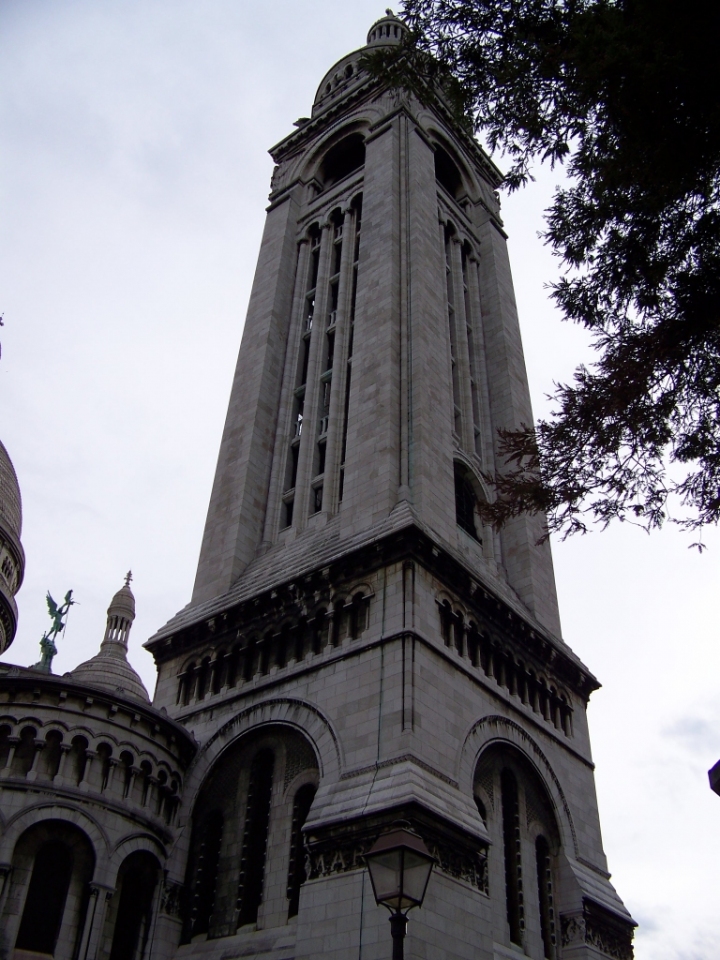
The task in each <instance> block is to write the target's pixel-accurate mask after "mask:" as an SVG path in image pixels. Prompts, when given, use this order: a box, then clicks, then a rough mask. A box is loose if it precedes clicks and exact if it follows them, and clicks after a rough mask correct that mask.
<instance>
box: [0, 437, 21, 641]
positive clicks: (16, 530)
mask: <svg viewBox="0 0 720 960" xmlns="http://www.w3.org/2000/svg"><path fill="white" fill-rule="evenodd" d="M21 532H22V499H21V497H20V485H19V483H18V479H17V474H16V473H15V468H14V467H13V464H12V460H11V459H10V456H9V454H8V452H7V450H6V449H5V447H4V446H3V444H2V443H1V442H0V653H3V652H4V651H5V650H7V648H8V647H9V646H10V644H11V643H12V642H13V638H14V637H15V631H16V630H17V605H16V604H15V594H16V593H17V592H18V590H19V589H20V585H21V583H22V581H23V575H24V572H25V554H24V552H23V548H22V545H21V543H20V534H21Z"/></svg>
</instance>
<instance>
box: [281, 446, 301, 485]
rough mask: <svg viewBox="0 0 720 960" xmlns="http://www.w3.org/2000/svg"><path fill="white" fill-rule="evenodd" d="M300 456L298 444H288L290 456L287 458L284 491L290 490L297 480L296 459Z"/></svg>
mask: <svg viewBox="0 0 720 960" xmlns="http://www.w3.org/2000/svg"><path fill="white" fill-rule="evenodd" d="M299 456H300V444H299V443H292V444H290V456H289V457H288V473H287V480H286V483H285V489H286V490H292V489H293V488H294V486H295V482H296V480H297V470H298V459H299Z"/></svg>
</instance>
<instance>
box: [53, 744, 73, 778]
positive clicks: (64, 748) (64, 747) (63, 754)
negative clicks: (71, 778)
mask: <svg viewBox="0 0 720 960" xmlns="http://www.w3.org/2000/svg"><path fill="white" fill-rule="evenodd" d="M71 750H72V744H70V743H61V744H60V763H59V764H58V769H57V773H56V774H55V776H54V777H53V783H56V784H57V785H58V786H60V787H61V786H63V784H64V783H65V777H64V775H63V774H64V770H65V764H66V763H67V758H68V754H69V753H70V751H71Z"/></svg>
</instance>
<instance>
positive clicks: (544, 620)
mask: <svg viewBox="0 0 720 960" xmlns="http://www.w3.org/2000/svg"><path fill="white" fill-rule="evenodd" d="M403 30H404V26H403V24H402V23H401V22H400V21H399V20H397V19H396V18H394V17H392V16H389V15H388V16H386V17H384V18H383V19H382V20H380V21H378V23H377V24H375V25H374V26H373V28H372V29H371V32H370V34H369V38H368V44H369V46H370V48H371V49H372V48H373V47H375V46H378V45H381V44H384V43H394V42H397V41H398V40H399V39H400V38H401V36H402V32H403ZM362 53H363V50H360V51H357V52H355V53H352V54H349V55H348V56H347V57H345V58H343V59H342V60H341V61H340V62H339V63H338V64H336V65H335V66H334V67H333V68H332V69H331V70H330V71H329V73H328V74H327V75H326V77H325V78H324V79H323V81H322V83H321V85H320V88H319V90H318V95H317V97H316V101H315V104H314V106H313V111H312V116H311V117H310V118H303V119H301V120H300V121H298V122H297V123H296V127H297V129H296V131H295V132H294V133H293V134H291V135H290V136H289V137H287V138H286V139H285V140H283V141H282V142H281V143H280V144H278V145H277V146H276V147H275V148H274V149H273V150H272V151H271V153H272V155H273V157H274V159H275V161H276V168H275V172H274V175H273V180H272V192H271V195H270V205H269V207H268V215H267V223H266V228H265V233H264V236H263V240H262V245H261V249H260V256H259V261H258V267H257V272H256V277H255V283H254V286H253V290H252V294H251V298H250V305H249V309H248V316H247V321H246V325H245V332H244V335H243V342H242V345H241V349H240V355H239V360H238V366H237V372H236V376H235V382H234V385H233V391H232V395H231V400H230V406H229V410H228V415H227V421H226V425H225V431H224V435H223V439H222V444H221V449H220V455H219V460H218V467H217V473H216V479H215V484H214V487H213V492H212V497H211V502H210V507H209V511H208V519H207V524H206V529H205V535H204V538H203V545H202V551H201V557H200V563H199V567H198V573H197V579H196V584H195V590H194V594H193V598H192V601H191V603H190V604H189V605H188V606H187V607H186V608H185V609H184V610H182V611H181V612H180V613H179V614H178V615H177V616H176V617H175V618H174V619H173V620H171V621H170V623H168V624H167V625H166V626H165V627H164V628H162V629H161V630H160V631H159V632H158V633H157V634H156V635H155V636H154V637H152V638H151V639H150V640H149V641H148V643H147V645H148V647H149V649H150V650H151V651H152V653H153V655H154V656H155V660H156V663H157V666H158V683H157V688H156V691H155V696H154V700H153V703H152V705H151V706H150V705H149V704H147V703H144V702H142V696H141V693H142V691H141V692H140V693H138V692H137V691H135V696H134V698H133V699H128V697H127V696H126V695H121V694H118V693H117V691H116V693H115V695H114V694H113V691H112V690H110V689H104V690H102V689H101V685H98V683H99V681H98V680H97V677H98V669H99V668H98V658H101V657H102V656H103V653H102V649H101V654H99V655H98V658H94V659H93V661H89V663H88V664H85V665H83V667H82V671H84V672H82V676H81V677H80V674H79V675H78V676H79V677H80V679H79V680H77V681H74V680H73V678H72V676H70V677H69V678H56V677H45V678H44V679H43V678H38V677H37V675H31V673H30V671H22V670H19V669H16V670H15V673H14V675H12V674H6V675H5V676H0V697H2V698H4V699H3V705H2V710H3V711H4V713H3V716H0V725H2V724H5V728H2V729H4V730H5V733H4V736H5V740H4V741H3V742H4V743H6V744H7V749H6V757H5V761H6V762H5V769H4V770H2V771H0V787H1V788H2V789H3V791H4V792H3V803H4V804H7V806H3V813H4V815H5V821H4V822H3V831H4V832H3V834H2V838H0V851H2V854H1V855H0V872H2V875H3V876H4V877H5V887H4V893H3V898H4V899H2V900H0V911H5V912H4V914H3V916H5V917H7V920H6V921H5V934H4V936H5V940H4V942H3V946H2V949H3V950H4V951H5V952H4V956H5V957H8V958H9V957H15V958H17V960H21V958H28V957H29V955H30V953H29V951H28V948H27V946H23V944H24V943H25V942H26V940H24V939H23V937H26V936H27V935H26V934H25V933H19V932H18V931H22V930H24V929H25V927H24V926H23V924H25V916H26V914H28V915H29V913H28V911H30V913H31V910H30V908H29V907H26V904H27V903H31V902H32V896H34V894H33V890H32V884H33V883H35V880H34V879H32V878H34V873H33V870H34V869H35V868H34V867H33V863H37V862H39V860H38V858H40V852H39V851H40V850H48V849H50V853H49V854H46V853H43V854H42V856H43V857H48V856H50V855H52V856H57V857H60V859H62V855H61V854H60V853H58V852H57V850H59V849H60V847H61V846H63V845H64V849H67V850H70V851H75V852H74V854H73V856H74V860H73V868H72V870H73V872H72V877H71V878H70V880H69V881H68V884H69V885H68V888H67V889H68V893H67V901H66V906H65V907H64V914H63V918H62V925H61V927H60V932H59V934H58V936H57V939H56V946H55V947H54V950H55V952H54V954H52V955H53V956H55V957H58V958H59V957H62V958H65V957H67V958H68V960H71V958H73V960H74V958H76V957H77V958H81V960H143V958H146V957H152V958H157V960H165V958H168V960H169V958H171V957H178V958H188V960H190V958H208V960H232V958H235V957H256V958H261V957H262V958H267V960H315V958H318V957H323V958H328V960H347V957H357V958H358V960H381V958H384V957H389V956H390V950H391V943H390V931H389V929H388V923H387V920H386V914H385V913H384V912H383V911H382V910H381V909H380V908H378V907H377V906H376V904H375V902H374V899H373V895H372V890H371V887H370V883H369V879H368V874H367V869H366V866H365V862H364V859H363V857H364V854H365V853H366V852H367V850H368V849H369V847H370V846H371V845H372V844H373V842H374V841H375V839H376V838H377V836H378V835H379V834H380V833H381V832H382V831H383V830H384V829H386V828H387V827H388V826H390V825H391V824H392V823H393V822H394V821H395V820H397V819H404V820H407V821H409V822H410V823H411V824H412V826H413V828H414V829H415V830H416V831H417V832H418V833H419V834H420V835H421V836H422V837H423V839H424V841H425V843H426V844H427V846H428V848H429V849H430V851H431V852H432V853H433V855H434V857H435V859H436V865H435V868H434V871H433V874H432V876H431V879H430V884H429V887H428V892H427V897H426V900H425V903H424V905H423V906H422V908H421V909H419V910H415V911H413V913H411V915H410V923H409V927H408V937H407V940H406V956H408V957H413V958H427V960H430V958H432V960H451V958H452V960H459V958H468V960H470V958H473V960H495V958H498V960H499V958H513V957H522V956H528V957H532V958H536V960H542V958H554V960H560V958H563V960H575V958H578V960H579V958H607V957H610V958H614V960H630V958H631V957H632V946H631V940H632V927H633V922H632V920H631V918H630V916H629V914H628V912H627V910H626V909H625V907H624V906H623V904H622V902H621V901H620V899H619V898H618V896H617V894H616V892H615V890H614V888H613V887H612V885H611V884H610V882H609V874H608V872H607V864H606V861H605V855H604V853H603V849H602V841H601V835H600V825H599V820H598V812H597V803H596V797H595V788H594V780H593V763H592V759H591V753H590V744H589V738H588V730H587V720H586V706H587V701H588V698H589V696H590V693H591V692H592V691H593V690H594V689H596V688H597V686H598V684H597V681H596V680H595V679H594V678H593V676H592V674H590V672H589V671H588V670H587V668H586V667H585V666H584V665H583V664H582V663H581V662H580V661H579V660H578V658H577V657H576V656H575V655H574V654H573V653H572V651H571V650H570V649H569V648H568V647H567V645H566V644H565V643H564V642H563V640H562V638H561V635H560V624H559V617H558V610H557V599H556V594H555V585H554V578H553V570H552V559H551V555H550V549H549V546H548V545H547V544H543V545H538V540H539V539H540V537H541V535H542V532H543V524H542V522H541V520H540V519H538V518H533V517H521V518H518V519H517V520H515V521H513V522H512V523H510V524H508V526H507V527H506V528H505V529H503V530H502V531H501V533H500V534H496V533H494V532H493V531H492V530H489V529H483V528H482V525H481V524H480V522H479V519H478V514H477V512H476V504H477V502H478V501H479V500H481V499H482V498H484V497H489V496H491V493H490V491H488V490H487V489H486V487H485V484H484V480H483V472H484V471H490V470H493V469H494V467H495V458H496V456H497V452H496V439H495V438H496V436H497V430H498V429H499V428H503V427H514V426H518V425H520V424H522V423H530V422H531V421H532V411H531V408H530V401H529V394H528V386H527V377H526V373H525V366H524V360H523V354H522V345H521V340H520V332H519V327H518V321H517V312H516V307H515V301H514V295H513V286H512V278H511V274H510V267H509V262H508V256H507V249H506V242H505V235H504V233H503V231H502V223H501V221H500V215H499V206H498V198H497V194H496V192H495V190H496V187H497V186H498V185H499V182H500V179H501V178H500V174H499V172H498V171H497V169H496V168H495V167H494V166H493V164H492V163H491V162H490V160H489V159H488V158H487V157H486V156H485V154H484V153H483V152H482V151H481V149H480V148H479V146H478V145H477V143H476V142H475V141H474V140H472V138H470V137H469V136H468V134H467V133H466V132H464V131H463V130H461V129H459V128H458V127H457V126H456V125H455V124H454V123H453V121H452V119H451V116H450V114H449V112H448V111H447V109H446V108H445V107H444V105H443V103H442V100H441V99H434V100H432V102H431V101H430V100H429V101H428V105H421V104H420V103H419V102H416V101H415V100H414V99H413V98H411V97H409V96H407V95H405V94H404V93H402V92H400V91H396V90H388V89H385V88H383V86H382V84H380V83H379V82H378V81H376V80H375V79H373V78H372V77H370V76H369V75H368V74H367V73H366V72H365V71H364V70H363V68H362V65H361V63H360V57H361V55H362ZM119 596H120V594H118V595H117V597H119ZM128 629H129V628H128ZM104 646H105V647H106V646H107V638H106V644H104ZM115 646H117V644H115ZM113 649H114V648H113ZM106 653H107V651H106ZM117 654H118V650H115V652H114V655H117ZM119 656H120V660H121V661H122V662H124V661H123V660H122V658H123V657H124V653H123V651H122V650H120V651H119ZM100 666H102V663H101V664H100ZM116 666H117V665H116ZM117 669H119V668H117ZM122 669H123V670H124V669H125V667H123V668H122ZM88 671H89V672H88ZM114 675H115V674H113V676H114ZM118 675H119V674H118ZM83 678H84V679H83ZM132 704H135V706H132ZM26 730H30V731H32V732H31V733H26V732H25V731H26ZM51 731H55V734H54V736H53V737H50V733H51ZM78 731H82V732H78ZM48 737H50V740H48ZM58 737H59V738H60V739H59V740H58ZM78 737H82V738H83V742H84V741H87V746H84V747H83V750H84V751H85V754H84V758H85V759H84V760H83V764H87V763H89V764H90V770H91V772H90V773H88V774H87V775H86V773H85V770H86V766H84V765H83V766H82V769H81V766H78V765H77V763H80V759H79V758H78V759H77V763H76V766H72V764H71V765H70V768H71V769H72V770H74V773H73V774H71V775H70V779H68V775H67V774H66V773H65V772H64V771H65V769H66V768H65V767H63V770H62V771H61V770H60V768H59V766H58V767H55V766H54V765H51V764H50V763H49V761H48V762H45V759H44V758H46V757H48V756H50V752H49V748H48V747H47V744H49V743H50V742H51V741H53V742H56V746H57V749H58V750H63V749H65V750H68V751H69V753H68V755H70V754H71V753H72V750H73V749H75V754H72V755H73V756H75V755H76V754H78V749H79V748H77V747H76V746H74V745H75V744H76V743H78V742H79V741H78ZM23 738H24V739H23ZM30 741H32V744H31V742H30ZM16 744H24V746H23V748H22V750H20V752H18V750H19V747H16ZM103 745H104V746H103ZM101 747H102V750H101ZM3 749H5V748H3ZM52 749H53V750H55V749H56V748H55V747H53V748H52ZM108 750H109V751H110V753H109V754H108ZM23 751H24V752H23ZM11 753H12V756H11V759H10V761H7V757H8V756H10V755H11ZM124 755H125V759H124V760H123V756H124ZM127 755H130V756H131V758H132V760H131V762H129V761H128V760H127ZM96 758H97V759H96ZM0 761H2V756H0ZM113 763H115V764H121V763H124V764H125V767H123V768H122V771H123V772H122V775H118V772H117V769H118V768H117V766H115V767H113ZM143 763H144V764H145V766H143ZM43 764H44V765H43ZM126 768H127V769H126ZM110 769H114V770H115V773H114V779H111V778H110V777H109V775H108V771H109V770H110ZM73 777H74V778H75V779H73ZM78 778H80V779H78ZM6 796H7V798H8V799H7V800H6V799H5V797H6ZM6 811H7V814H6ZM48 824H50V826H48ZM52 824H55V826H54V827H53V826H52ZM53 829H54V830H56V833H55V834H52V830H53ZM32 830H35V833H32V832H31V831H32ZM42 831H44V832H42ZM48 831H49V832H48ZM63 831H64V832H63ZM51 835H52V836H55V837H56V840H55V841H53V842H55V843H56V847H52V848H50V847H48V843H50V840H48V837H50V838H51V839H52V836H51ZM43 844H45V846H43ZM56 848H57V850H56ZM53 850H55V853H53ZM130 853H133V854H137V855H138V856H137V857H136V859H135V860H132V861H131V862H130V865H129V866H126V867H125V868H123V864H127V863H128V861H127V857H128V855H129V854H130ZM142 857H145V859H144V860H143V859H142ZM33 858H35V860H34V861H33ZM58 862H60V861H58ZM39 869H40V868H38V871H39ZM131 870H132V871H133V872H132V873H131V872H130V871H131ZM127 877H132V885H134V888H135V889H136V891H137V896H136V897H135V900H132V898H131V897H130V895H129V894H126V893H124V892H123V891H125V890H127V889H129V888H130V886H131V883H130V881H129V880H127ZM88 898H89V899H88ZM143 898H144V899H143ZM133 910H134V913H133ZM123 911H124V912H123ZM123 930H127V931H131V933H128V934H127V935H124V934H123V933H122V931H123ZM18 937H19V938H20V939H19V940H18ZM123 937H124V939H123ZM31 939H32V938H30V940H31ZM30 940H28V941H27V942H30ZM36 952H37V951H36ZM0 955H2V954H0ZM33 955H34V954H33ZM44 955H48V954H47V952H46V953H45V954H44Z"/></svg>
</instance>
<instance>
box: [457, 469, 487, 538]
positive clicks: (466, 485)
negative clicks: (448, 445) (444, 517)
mask: <svg viewBox="0 0 720 960" xmlns="http://www.w3.org/2000/svg"><path fill="white" fill-rule="evenodd" d="M476 506H477V497H476V495H475V488H474V487H473V483H472V480H471V479H470V472H469V470H468V469H467V467H464V466H463V465H462V464H460V463H457V462H456V463H455V516H456V519H457V524H458V526H459V527H461V528H462V529H463V530H464V531H465V532H466V533H469V534H470V536H471V537H473V539H475V540H477V541H479V542H481V541H480V537H479V535H478V532H477V527H476V525H475V508H476Z"/></svg>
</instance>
